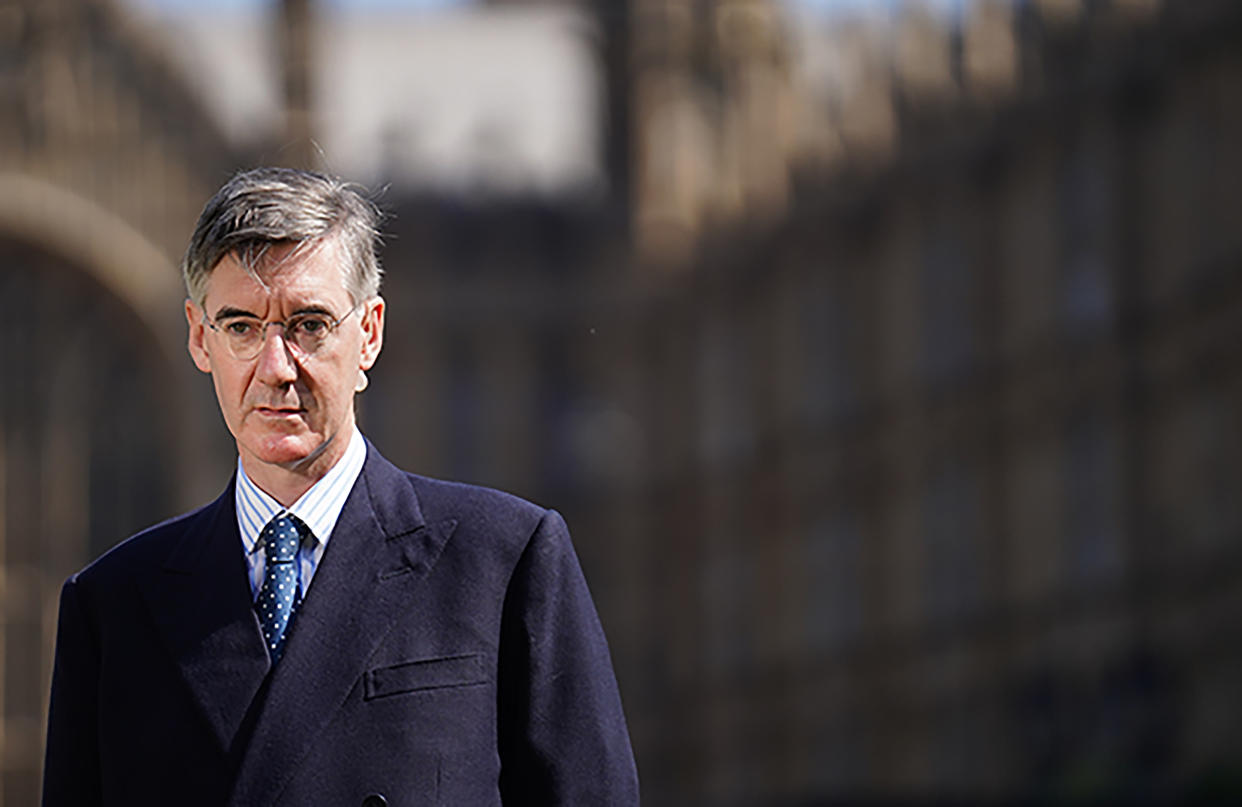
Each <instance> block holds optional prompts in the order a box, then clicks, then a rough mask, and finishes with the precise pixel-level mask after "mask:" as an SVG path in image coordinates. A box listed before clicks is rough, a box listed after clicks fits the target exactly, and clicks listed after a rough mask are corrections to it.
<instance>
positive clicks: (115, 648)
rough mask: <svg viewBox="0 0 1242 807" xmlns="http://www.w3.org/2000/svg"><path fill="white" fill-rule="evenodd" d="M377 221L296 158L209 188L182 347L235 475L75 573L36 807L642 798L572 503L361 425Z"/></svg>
mask: <svg viewBox="0 0 1242 807" xmlns="http://www.w3.org/2000/svg"><path fill="white" fill-rule="evenodd" d="M377 225H378V213H377V211H376V209H375V208H374V206H373V205H371V203H369V202H368V201H367V200H365V199H364V198H363V197H362V196H361V195H360V194H359V193H357V192H356V191H355V190H353V189H352V188H351V187H350V186H348V185H346V184H343V183H341V182H339V181H337V180H335V179H332V178H329V177H325V176H321V175H318V174H313V173H308V172H302V171H293V170H289V169H275V168H266V169H258V170H254V171H250V172H246V173H243V174H240V175H238V176H236V177H235V178H233V179H232V180H231V181H230V182H228V183H227V184H226V185H225V186H224V187H223V188H222V189H221V190H220V191H219V192H218V193H217V194H216V195H215V196H214V197H213V198H212V199H211V201H209V202H208V203H207V206H206V208H205V209H204V210H203V214H202V216H201V217H200V219H199V222H198V226H197V227H196V229H195V232H194V235H193V238H192V239H191V242H190V246H189V249H188V250H187V253H186V257H185V260H184V264H183V270H184V273H185V279H186V285H187V288H188V290H189V295H190V298H189V299H188V300H187V301H186V303H185V314H186V322H187V323H188V325H189V351H190V355H191V356H192V358H193V360H194V363H195V365H196V366H197V367H198V368H199V369H200V370H202V371H203V372H205V373H210V374H211V377H212V381H213V382H214V385H215V390H216V396H217V398H218V399H219V403H220V411H221V413H222V414H223V416H224V421H225V423H226V424H227V425H228V428H229V431H230V432H232V434H233V437H234V438H235V439H236V442H237V453H238V463H237V471H236V474H235V475H234V478H233V480H232V481H231V482H230V483H229V485H228V487H227V488H226V489H225V491H224V493H223V494H222V495H221V496H220V497H219V498H218V499H216V500H215V501H214V502H212V503H211V504H208V505H207V506H205V507H203V508H201V509H199V510H196V511H194V512H192V513H188V514H186V515H183V516H180V517H178V518H175V519H173V520H171V521H167V522H164V523H163V524H159V525H157V526H155V527H152V528H150V529H148V530H146V531H144V532H142V533H139V534H138V535H135V536H133V537H132V538H130V539H129V540H127V541H125V542H123V543H121V544H120V545H118V546H116V547H115V548H114V549H112V550H111V551H110V552H108V553H107V554H105V555H104V556H103V557H101V558H99V559H98V560H97V561H95V562H94V563H93V564H91V565H90V566H88V567H87V568H86V569H84V570H83V571H81V572H79V573H78V574H76V575H74V576H73V577H71V578H70V579H69V580H68V582H66V584H65V587H64V590H63V592H62V595H61V604H60V623H59V632H58V636H57V643H56V663H55V669H54V672H53V679H52V699H51V714H50V718H49V724H48V739H47V760H46V767H45V773H44V795H43V803H44V805H45V806H46V807H59V805H73V806H74V807H85V806H86V805H127V806H128V807H133V806H134V805H147V804H176V805H226V804H227V805H236V806H237V807H242V806H243V805H244V806H245V807H267V806H268V805H289V806H290V807H293V806H295V805H299V806H300V805H329V806H330V807H338V806H339V805H363V807H381V806H382V805H393V807H396V805H424V804H426V805H431V804H435V805H454V806H456V805H468V806H469V807H473V806H474V805H490V804H505V805H510V804H530V805H560V804H565V805H612V804H634V803H637V800H638V797H637V777H636V774H635V769H634V761H633V756H632V754H631V751H630V745H629V738H628V735H627V733H626V727H625V720H624V717H623V715H622V711H621V703H620V699H619V696H618V694H617V688H616V682H615V679H614V677H613V673H612V668H611V665H610V662H609V657H608V649H607V646H606V644H605V641H604V636H603V632H602V630H601V628H600V625H599V621H598V618H597V617H596V614H595V610H594V607H593V606H592V604H591V601H590V596H589V594H588V592H587V589H586V585H585V582H584V581H583V578H582V574H581V571H580V569H579V566H578V562H577V560H576V558H575V556H574V553H573V549H572V547H571V546H570V542H569V536H568V533H567V532H566V529H565V525H564V523H563V522H562V521H561V519H560V517H559V516H558V515H557V514H556V513H555V512H552V511H548V510H543V509H541V508H539V507H536V506H535V505H533V504H530V503H528V502H525V501H522V500H520V499H516V498H514V497H511V496H508V495H505V494H502V493H498V492H496V491H491V490H486V489H482V488H476V487H471V486H467V485H458V484H450V483H446V482H440V481H435V480H431V479H427V478H423V477H419V476H415V475H412V474H407V473H405V472H404V471H400V470H398V469H397V468H395V467H393V466H392V465H391V464H389V463H388V462H387V461H386V460H385V459H384V458H383V457H382V456H380V454H379V453H378V452H377V451H376V449H375V447H374V446H372V445H371V444H370V443H369V442H367V441H366V440H365V439H364V438H363V437H362V435H361V434H360V433H359V432H358V429H357V427H356V426H355V423H354V408H353V402H354V395H355V394H356V393H357V392H359V391H361V390H362V389H363V388H365V386H366V383H367V382H366V375H365V373H366V371H367V370H368V369H370V368H371V366H372V365H373V364H374V363H375V360H376V358H377V357H378V356H379V352H380V348H381V346H382V344H383V332H384V314H385V306H384V300H383V299H382V298H381V297H380V296H379V280H380V269H379V264H378V262H377V259H376V255H375V246H376V227H377Z"/></svg>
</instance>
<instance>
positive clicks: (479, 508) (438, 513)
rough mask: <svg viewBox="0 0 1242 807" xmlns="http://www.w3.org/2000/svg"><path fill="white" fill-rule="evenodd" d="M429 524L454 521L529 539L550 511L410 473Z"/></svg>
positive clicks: (506, 495) (474, 487) (512, 497)
mask: <svg viewBox="0 0 1242 807" xmlns="http://www.w3.org/2000/svg"><path fill="white" fill-rule="evenodd" d="M406 478H407V479H408V480H409V481H410V485H411V486H412V487H413V488H414V492H415V494H416V495H417V496H418V501H419V505H420V506H421V507H422V509H423V515H424V517H425V518H426V519H427V520H428V521H440V520H446V519H454V520H456V521H457V522H458V524H459V525H462V526H475V525H477V526H482V527H492V528H498V527H505V528H507V529H508V530H512V531H514V532H516V533H521V534H523V535H529V534H530V533H531V532H533V531H534V530H535V528H536V527H537V526H538V524H539V522H540V521H542V520H543V519H544V518H545V517H546V516H547V514H548V512H549V511H548V509H547V508H544V507H541V506H539V505H537V504H535V503H534V502H531V501H527V500H526V499H523V498H521V497H520V496H515V495H513V494H512V493H506V492H504V491H501V490H496V489H494V488H488V487H483V486H481V485H471V484H467V483H464V482H450V481H446V480H443V479H434V478H431V477H426V476H420V475H418V474H412V473H406Z"/></svg>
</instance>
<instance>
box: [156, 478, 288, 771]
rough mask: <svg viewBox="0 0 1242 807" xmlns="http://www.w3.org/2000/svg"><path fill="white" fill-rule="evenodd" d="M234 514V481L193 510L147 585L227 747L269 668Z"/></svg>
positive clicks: (171, 644) (180, 663) (166, 636)
mask: <svg viewBox="0 0 1242 807" xmlns="http://www.w3.org/2000/svg"><path fill="white" fill-rule="evenodd" d="M235 513H236V511H235V510H234V504H233V484H229V486H228V488H227V489H225V491H224V493H223V494H221V496H220V497H219V498H218V499H216V500H215V501H214V502H212V503H211V504H210V505H208V506H207V507H205V508H203V509H202V510H201V511H199V513H198V514H197V515H195V516H191V517H190V521H189V523H188V524H187V527H186V529H185V532H184V533H183V535H182V538H181V541H180V542H179V543H178V545H177V546H176V547H175V549H174V551H173V552H172V554H171V555H170V556H169V558H168V560H167V561H166V562H165V564H164V568H163V570H162V573H161V574H160V575H158V576H157V577H156V578H155V579H154V580H152V581H151V582H150V583H149V584H148V585H147V586H146V588H145V590H144V592H143V593H144V596H145V597H146V601H147V605H148V607H149V608H150V610H151V615H152V619H153V620H154V622H155V624H156V626H157V628H158V630H159V632H160V635H161V637H162V638H163V641H164V643H165V645H166V646H167V647H168V649H169V651H170V653H171V654H172V657H173V660H174V661H175V663H176V665H177V667H178V668H179V669H180V670H181V675H182V677H183V678H184V679H185V682H186V684H187V686H188V687H189V688H190V690H191V692H192V693H193V695H194V699H195V700H196V701H197V702H198V705H199V707H200V708H201V709H202V711H203V714H204V716H205V717H206V718H207V722H208V723H209V724H210V725H211V728H212V730H213V731H214V733H215V736H216V739H217V740H218V741H219V743H220V747H221V749H222V750H227V749H229V748H230V747H231V746H232V744H233V741H234V738H235V737H236V735H237V730H238V727H239V726H240V725H241V722H242V719H243V718H244V717H245V714H246V710H247V709H248V708H249V707H250V704H251V702H252V701H253V700H254V696H255V693H256V692H258V690H259V687H260V686H261V685H262V683H263V679H264V677H265V676H266V675H267V670H268V658H267V651H266V650H265V649H264V647H263V637H262V635H261V634H260V632H259V625H258V621H257V619H256V617H255V615H254V609H253V608H252V607H251V598H250V585H249V583H248V581H247V574H246V564H245V559H244V558H243V557H242V552H241V537H240V536H239V535H238V531H237V516H236V514H235Z"/></svg>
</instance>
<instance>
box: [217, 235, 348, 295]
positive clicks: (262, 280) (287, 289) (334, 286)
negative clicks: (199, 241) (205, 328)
mask: <svg viewBox="0 0 1242 807" xmlns="http://www.w3.org/2000/svg"><path fill="white" fill-rule="evenodd" d="M338 255H339V249H338V247H337V245H336V243H335V240H334V239H326V240H324V241H320V242H317V243H315V244H311V245H303V246H301V247H300V248H299V246H298V245H296V244H273V245H272V246H271V247H269V248H268V249H267V250H266V251H265V252H264V253H263V255H262V256H261V257H260V258H259V259H258V260H256V261H254V262H253V265H252V266H251V267H249V268H247V266H246V265H245V263H244V262H243V260H242V259H241V258H240V257H239V256H238V255H236V254H235V253H230V254H228V255H226V256H224V257H223V258H221V259H220V261H219V262H218V263H217V264H216V266H215V268H214V269H212V272H211V274H210V275H209V276H208V279H207V294H206V300H207V302H208V303H209V304H211V305H222V304H227V305H239V304H249V305H257V304H266V303H269V302H276V303H282V302H308V303H310V302H321V303H324V302H326V303H331V302H348V299H349V290H348V288H347V286H346V277H345V270H344V268H343V266H344V265H343V263H342V262H341V261H340V260H339V258H338Z"/></svg>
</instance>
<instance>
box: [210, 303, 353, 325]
mask: <svg viewBox="0 0 1242 807" xmlns="http://www.w3.org/2000/svg"><path fill="white" fill-rule="evenodd" d="M303 314H324V315H326V316H329V317H333V318H335V317H336V314H333V313H332V312H331V311H330V310H329V309H328V308H326V307H325V306H322V305H318V304H312V305H304V306H302V307H301V308H299V309H297V310H296V311H294V312H293V313H292V314H290V315H289V316H290V317H297V316H302V315H303ZM234 317H249V318H250V319H258V318H259V315H258V314H255V313H253V312H250V311H247V310H246V309H244V308H235V307H234V306H231V305H226V306H224V307H223V308H221V309H220V310H219V311H217V312H216V316H215V317H214V320H215V321H216V322H219V321H220V320H222V319H232V318H234Z"/></svg>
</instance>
